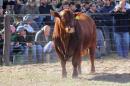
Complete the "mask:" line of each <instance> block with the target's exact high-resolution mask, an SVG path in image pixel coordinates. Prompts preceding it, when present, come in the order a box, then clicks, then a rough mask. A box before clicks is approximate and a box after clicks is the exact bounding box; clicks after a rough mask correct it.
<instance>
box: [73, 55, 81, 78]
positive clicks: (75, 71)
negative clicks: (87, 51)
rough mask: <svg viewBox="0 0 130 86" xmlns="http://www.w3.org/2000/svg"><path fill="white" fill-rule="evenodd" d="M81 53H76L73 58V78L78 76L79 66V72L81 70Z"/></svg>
mask: <svg viewBox="0 0 130 86" xmlns="http://www.w3.org/2000/svg"><path fill="white" fill-rule="evenodd" d="M80 59H81V58H80V54H78V53H76V55H75V56H74V57H73V58H72V65H73V74H72V78H77V77H78V67H79V73H80V72H81V68H80V67H81V66H80Z"/></svg>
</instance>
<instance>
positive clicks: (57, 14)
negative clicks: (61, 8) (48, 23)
mask: <svg viewBox="0 0 130 86" xmlns="http://www.w3.org/2000/svg"><path fill="white" fill-rule="evenodd" d="M50 14H51V15H52V16H54V17H58V18H60V15H59V13H58V12H55V11H52V10H50Z"/></svg>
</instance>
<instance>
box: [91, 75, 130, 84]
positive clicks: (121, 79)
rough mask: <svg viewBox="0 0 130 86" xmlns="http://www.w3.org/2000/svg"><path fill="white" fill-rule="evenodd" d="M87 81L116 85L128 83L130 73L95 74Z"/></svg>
mask: <svg viewBox="0 0 130 86" xmlns="http://www.w3.org/2000/svg"><path fill="white" fill-rule="evenodd" d="M88 80H90V81H91V80H95V81H107V82H116V83H130V73H123V74H109V73H105V74H96V75H95V76H94V77H92V78H90V79H88Z"/></svg>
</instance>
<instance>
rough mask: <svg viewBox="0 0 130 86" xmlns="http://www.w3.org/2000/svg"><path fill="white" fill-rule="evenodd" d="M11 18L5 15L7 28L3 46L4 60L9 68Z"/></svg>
mask: <svg viewBox="0 0 130 86" xmlns="http://www.w3.org/2000/svg"><path fill="white" fill-rule="evenodd" d="M10 19H11V18H10V16H9V15H8V14H7V15H5V20H4V23H5V28H4V46H3V60H4V63H5V65H6V66H9V63H10V61H9V58H10V37H11V32H10Z"/></svg>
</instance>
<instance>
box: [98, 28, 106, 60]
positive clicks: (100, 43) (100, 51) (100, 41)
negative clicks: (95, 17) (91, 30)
mask: <svg viewBox="0 0 130 86" xmlns="http://www.w3.org/2000/svg"><path fill="white" fill-rule="evenodd" d="M96 33H97V49H96V58H100V57H101V56H102V55H105V46H104V36H103V33H102V31H101V30H100V29H96Z"/></svg>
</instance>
